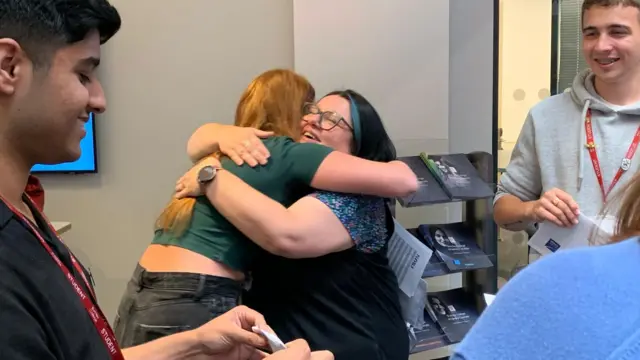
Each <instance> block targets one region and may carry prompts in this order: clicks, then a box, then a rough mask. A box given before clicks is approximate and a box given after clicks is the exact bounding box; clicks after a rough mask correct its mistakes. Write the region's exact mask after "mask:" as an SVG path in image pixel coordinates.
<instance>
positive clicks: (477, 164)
mask: <svg viewBox="0 0 640 360" xmlns="http://www.w3.org/2000/svg"><path fill="white" fill-rule="evenodd" d="M427 157H428V159H427ZM465 158H466V159H468V162H467V161H466V160H465ZM429 159H434V160H433V161H431V162H429ZM399 160H402V161H404V162H405V163H407V164H408V165H409V166H410V167H411V168H412V169H413V170H414V172H415V173H416V175H418V178H419V180H420V184H421V186H420V188H419V189H418V191H417V192H416V193H415V194H413V195H412V196H410V197H408V198H403V199H397V200H398V201H397V202H398V203H399V205H400V206H402V207H405V208H411V207H417V206H430V205H435V204H444V203H453V202H463V203H464V206H463V209H464V210H463V211H464V214H463V215H464V216H463V222H462V223H461V224H451V225H452V226H454V227H455V226H457V227H462V226H463V227H466V230H467V231H466V232H465V233H466V234H469V235H468V236H467V239H469V238H470V239H471V240H470V241H475V244H473V248H475V249H477V248H479V250H481V252H482V253H484V254H485V255H486V256H484V255H483V261H482V262H479V261H478V262H477V264H476V261H475V260H473V259H471V260H468V259H469V258H467V260H468V261H467V262H468V263H469V264H470V265H469V264H467V266H464V265H465V264H461V263H460V261H458V260H455V259H454V260H451V261H454V262H455V264H459V265H460V266H453V265H452V264H451V263H449V261H450V259H449V258H447V256H446V255H443V254H442V253H441V254H439V256H437V249H434V248H438V247H439V246H438V244H436V243H435V242H434V241H433V238H435V239H437V240H438V243H440V244H441V245H442V243H443V242H444V240H442V239H443V238H442V236H443V235H441V234H437V235H436V236H434V235H433V234H434V231H432V232H431V237H429V235H428V234H425V232H426V230H425V229H428V228H429V225H428V224H430V221H429V219H424V220H423V222H422V223H423V224H426V225H425V226H423V228H422V229H409V232H411V233H412V234H413V235H414V236H416V237H417V238H418V239H420V240H421V241H424V239H425V236H426V237H427V238H429V241H431V246H430V247H431V248H432V249H434V253H433V255H432V257H431V259H430V261H429V264H428V265H427V267H426V269H425V271H424V275H423V278H429V277H434V276H441V275H446V274H452V273H462V287H461V288H458V289H451V290H447V291H440V292H437V293H434V292H429V294H428V297H427V307H426V309H425V321H426V322H427V325H426V326H425V329H423V330H421V329H418V330H417V331H415V335H416V338H417V343H416V345H415V346H414V347H413V349H412V351H411V353H412V354H415V353H419V352H423V351H427V350H433V349H437V348H440V347H444V346H449V345H452V344H455V343H457V342H459V341H460V340H461V339H462V338H463V337H464V335H465V334H466V332H467V331H468V330H469V329H470V328H471V326H472V325H473V323H474V322H475V320H476V319H477V318H478V316H479V315H480V313H481V312H482V311H484V309H485V308H486V306H487V304H486V302H485V300H484V294H495V293H496V292H497V291H498V267H497V247H498V244H497V241H498V236H497V234H498V232H497V227H496V225H495V223H494V221H493V194H494V190H495V185H494V184H493V183H492V179H493V174H492V171H493V169H492V168H493V166H492V164H493V157H492V155H491V154H489V153H486V152H474V153H469V154H450V155H429V156H427V155H425V154H421V156H410V157H403V158H400V159H399ZM425 163H427V164H429V163H430V164H431V165H432V167H431V171H429V168H428V167H427V165H425ZM463 163H466V164H467V165H468V164H469V163H470V164H471V165H472V167H467V168H464V167H465V165H464V164H463ZM443 164H444V165H443ZM438 167H440V169H441V170H442V172H444V173H445V174H444V175H443V174H442V173H440V172H439V171H440V170H439V169H438ZM447 172H449V174H447ZM451 174H453V175H451ZM437 175H440V176H437ZM447 176H450V177H453V176H457V177H459V178H460V177H462V178H464V179H467V180H465V181H462V182H460V181H458V180H459V179H454V180H455V181H457V182H456V185H454V187H455V186H459V188H458V189H454V188H452V187H451V186H450V185H451V183H447ZM443 178H444V181H443ZM461 183H462V185H460V184H461ZM447 185H449V186H447ZM463 187H465V188H464V189H463ZM476 193H477V196H475V197H474V194H476ZM456 194H461V196H459V197H457V196H456ZM391 211H392V212H393V214H394V215H395V206H393V207H392V209H391ZM448 225H449V224H447V225H441V226H442V228H443V229H444V228H445V226H448ZM433 227H434V226H432V228H433ZM421 231H422V233H421ZM442 231H443V232H444V230H442ZM447 231H448V230H447ZM445 237H446V236H445ZM429 241H427V242H426V243H427V245H429ZM451 241H452V242H453V243H454V245H452V246H458V245H456V241H455V240H451ZM476 244H477V246H476ZM434 245H435V246H434ZM444 245H445V246H446V245H447V244H444ZM487 257H488V259H489V260H490V261H486V258H487ZM443 258H444V259H445V260H446V261H443ZM463 263H464V261H463ZM427 290H428V291H429V289H427Z"/></svg>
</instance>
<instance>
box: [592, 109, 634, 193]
mask: <svg viewBox="0 0 640 360" xmlns="http://www.w3.org/2000/svg"><path fill="white" fill-rule="evenodd" d="M584 127H585V132H586V133H587V144H586V145H585V146H586V147H587V149H588V150H589V157H591V163H593V170H594V171H595V173H596V177H597V178H598V183H599V184H600V190H601V191H602V201H603V202H606V201H607V195H609V193H610V192H611V190H612V189H613V187H614V186H616V184H617V183H618V181H620V178H621V177H622V174H624V172H625V171H627V170H629V168H630V167H631V159H633V155H634V154H635V153H636V150H637V149H638V143H639V142H640V127H638V129H637V130H636V134H635V135H634V137H633V141H632V142H631V145H630V146H629V149H628V150H627V153H626V154H625V156H624V158H623V159H622V163H621V164H620V167H619V168H618V171H617V172H616V174H615V175H614V177H613V180H611V184H610V185H609V188H608V189H607V190H605V188H604V180H603V179H602V171H601V169H600V161H599V160H598V153H597V152H596V143H595V141H594V140H593V125H592V124H591V109H589V110H587V116H586V118H585V122H584Z"/></svg>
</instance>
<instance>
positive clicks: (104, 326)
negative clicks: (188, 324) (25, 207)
mask: <svg viewBox="0 0 640 360" xmlns="http://www.w3.org/2000/svg"><path fill="white" fill-rule="evenodd" d="M27 199H28V200H29V202H30V203H31V205H32V208H35V207H34V206H33V201H31V198H29V197H28V196H27ZM0 201H2V202H4V203H5V204H6V205H7V207H9V209H10V210H11V211H13V213H14V214H15V215H16V216H17V217H18V218H20V220H22V222H23V223H24V224H26V225H27V226H28V227H29V229H30V230H31V232H32V233H33V234H34V235H35V236H36V238H38V240H39V241H40V244H42V246H43V247H44V248H45V250H47V252H48V253H49V255H50V256H51V258H52V259H53V261H54V262H55V263H56V264H58V266H59V267H60V270H62V272H63V273H64V275H65V277H66V278H67V280H69V283H70V284H71V287H73V289H74V290H75V292H76V294H77V295H78V297H79V298H80V300H81V301H82V304H83V305H84V308H85V309H86V310H87V313H89V317H90V318H91V320H92V321H93V325H94V326H95V327H96V330H97V331H98V334H99V335H100V338H101V339H102V341H103V342H104V344H105V346H106V347H107V349H108V350H109V354H110V355H111V359H112V360H124V356H123V355H122V351H120V348H119V347H118V342H117V341H116V337H115V335H114V334H113V330H111V327H110V326H109V323H108V322H107V321H106V318H105V316H104V314H103V313H102V311H101V310H100V308H99V307H98V306H97V305H96V304H94V302H93V300H92V299H91V298H90V297H89V296H88V295H87V294H86V293H85V292H84V290H82V288H81V287H80V285H79V284H78V281H77V280H76V279H75V277H74V276H73V274H71V272H70V271H69V269H68V268H67V266H66V265H65V264H64V263H62V261H61V260H60V258H59V257H58V255H56V254H55V252H53V249H51V246H49V244H47V242H46V241H45V240H44V238H43V237H42V235H41V234H40V232H39V231H38V230H37V229H36V228H35V226H34V225H33V223H32V222H31V221H29V220H28V219H27V218H26V217H25V216H24V215H23V214H22V213H21V212H20V211H18V210H17V209H16V208H15V207H14V206H13V205H11V204H10V203H9V202H8V201H6V200H5V199H4V198H3V197H2V196H0ZM40 215H41V216H42V217H43V218H44V219H45V221H46V222H47V225H48V226H49V228H50V229H51V231H52V232H53V233H54V234H55V233H56V230H55V229H54V228H53V226H52V225H51V223H50V222H49V220H48V219H47V218H46V217H45V216H44V214H40ZM58 240H59V241H60V242H62V239H60V238H58ZM62 243H63V244H64V242H62ZM69 255H70V256H71V262H72V263H73V266H74V267H75V268H76V270H77V271H78V273H79V274H81V276H82V280H84V283H85V284H86V285H87V289H89V291H91V295H92V296H93V298H94V299H95V293H94V292H93V288H92V287H91V284H90V283H89V281H87V276H86V275H85V273H84V270H83V269H82V267H81V266H80V264H79V263H78V261H77V260H76V258H75V257H74V256H73V254H71V251H69Z"/></svg>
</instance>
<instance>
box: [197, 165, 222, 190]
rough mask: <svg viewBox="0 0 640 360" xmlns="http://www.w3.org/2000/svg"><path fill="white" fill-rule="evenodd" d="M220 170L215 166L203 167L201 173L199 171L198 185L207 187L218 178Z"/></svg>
mask: <svg viewBox="0 0 640 360" xmlns="http://www.w3.org/2000/svg"><path fill="white" fill-rule="evenodd" d="M217 172H218V169H217V168H216V167H215V166H211V165H207V166H203V167H202V168H201V169H200V171H198V183H199V184H200V185H206V184H208V183H210V182H211V181H213V179H215V178H216V174H217Z"/></svg>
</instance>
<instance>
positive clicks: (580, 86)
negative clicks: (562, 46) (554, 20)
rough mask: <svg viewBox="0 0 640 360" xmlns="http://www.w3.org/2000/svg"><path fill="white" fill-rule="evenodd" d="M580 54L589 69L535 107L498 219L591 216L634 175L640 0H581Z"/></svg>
mask: <svg viewBox="0 0 640 360" xmlns="http://www.w3.org/2000/svg"><path fill="white" fill-rule="evenodd" d="M582 34H583V35H582V36H583V39H582V40H583V41H582V52H583V55H584V57H585V59H586V61H587V63H588V64H589V69H588V70H586V71H584V72H582V73H581V74H578V75H577V76H576V78H575V80H574V82H573V85H572V87H571V89H570V91H569V92H565V93H562V94H558V95H555V96H552V97H550V98H547V99H545V100H543V101H541V102H540V103H539V104H537V105H536V106H534V107H533V108H532V109H531V111H530V112H529V115H528V117H527V119H526V121H525V123H524V126H523V129H522V132H521V133H520V136H519V139H518V141H517V143H516V146H515V148H514V151H513V155H512V158H511V162H510V163H509V165H508V166H507V169H506V172H505V174H503V175H502V176H501V178H500V184H499V186H498V192H497V194H496V197H495V200H494V218H495V221H496V223H498V225H500V226H502V227H504V228H507V229H512V230H521V229H523V228H525V227H526V226H528V225H529V224H531V223H535V222H543V221H550V222H553V223H555V224H557V225H559V226H573V225H574V224H575V223H576V222H577V219H578V214H579V213H582V214H584V215H586V216H589V217H594V216H596V215H598V214H599V213H600V211H601V210H602V209H603V205H605V204H607V205H609V206H612V207H613V208H614V209H615V208H616V204H615V200H616V199H615V197H612V196H611V194H612V193H614V191H615V190H616V189H619V188H620V187H621V186H622V185H623V184H624V183H625V182H626V181H628V180H629V179H631V177H632V175H633V173H635V172H636V171H638V169H639V165H640V161H633V159H634V157H635V152H636V149H637V147H638V144H639V142H640V1H639V0H585V1H584V3H583V5H582Z"/></svg>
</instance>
